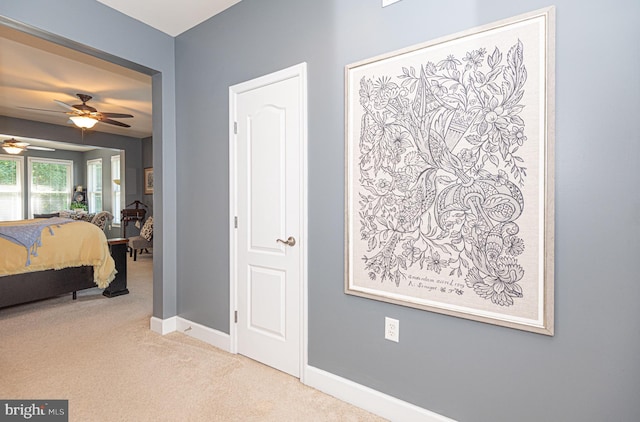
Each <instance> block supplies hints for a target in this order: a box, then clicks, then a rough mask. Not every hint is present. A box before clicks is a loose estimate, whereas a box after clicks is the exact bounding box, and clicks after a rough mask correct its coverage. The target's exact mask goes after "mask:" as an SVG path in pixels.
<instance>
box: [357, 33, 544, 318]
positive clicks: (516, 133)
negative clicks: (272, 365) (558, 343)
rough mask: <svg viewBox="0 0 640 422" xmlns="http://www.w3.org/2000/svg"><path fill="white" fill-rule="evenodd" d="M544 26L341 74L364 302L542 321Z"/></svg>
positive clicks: (416, 53) (374, 62)
mask: <svg viewBox="0 0 640 422" xmlns="http://www.w3.org/2000/svg"><path fill="white" fill-rule="evenodd" d="M536 25H537V26H536ZM541 27H542V28H544V25H542V26H540V25H539V23H536V24H534V25H532V28H533V29H532V30H531V32H530V33H525V32H523V30H522V28H519V29H518V30H513V31H502V32H500V35H499V36H496V35H493V34H489V32H490V31H486V32H483V33H482V34H481V35H478V36H475V37H474V39H473V41H472V42H469V43H467V44H464V43H463V42H460V39H455V40H456V43H455V47H453V48H450V49H449V48H446V44H442V43H440V44H438V45H437V46H436V48H433V49H429V48H426V49H425V50H424V51H422V50H420V49H418V50H415V51H414V50H409V52H408V53H401V54H399V55H396V56H394V55H390V56H388V57H387V58H388V60H387V59H375V60H372V61H371V62H366V63H364V65H361V64H358V65H354V66H353V68H349V67H348V69H347V70H348V75H347V77H348V78H349V79H348V80H349V84H350V86H349V87H348V124H349V125H351V127H350V132H348V133H349V135H348V136H349V139H348V142H350V144H349V154H348V155H349V156H348V157H347V159H348V163H349V164H348V165H349V172H348V173H349V186H351V190H350V191H349V195H348V197H349V236H350V238H349V239H350V243H349V253H350V255H349V263H348V265H349V266H351V267H353V268H355V269H353V268H352V269H351V270H350V271H351V273H349V274H350V275H349V276H348V277H351V278H353V277H355V276H354V274H357V277H358V280H360V285H361V286H362V287H363V291H365V292H371V291H375V290H377V289H383V290H384V292H386V293H385V294H388V295H389V297H391V299H397V298H398V297H399V298H400V300H401V301H402V298H404V297H410V299H413V298H414V292H416V293H415V297H417V298H418V299H417V300H426V301H431V300H434V301H436V302H438V301H439V302H447V303H452V304H453V306H462V307H465V306H471V307H474V306H475V307H477V308H478V309H481V310H482V311H483V312H489V313H495V314H500V313H508V312H512V311H508V310H509V309H516V308H519V307H522V308H525V307H526V308H527V312H529V314H527V315H528V316H527V318H528V317H529V315H533V317H532V318H533V319H535V318H538V319H539V316H538V314H537V313H539V309H540V307H539V303H540V300H542V298H541V295H542V293H541V292H542V290H541V289H540V288H539V286H540V284H539V283H538V281H537V280H539V279H540V274H541V273H542V271H540V267H539V265H538V264H537V263H536V260H537V259H538V257H539V256H540V255H539V251H540V248H541V246H540V238H541V237H540V235H539V233H541V232H542V231H544V227H542V224H538V221H540V220H539V219H537V218H538V217H537V216H538V215H539V214H540V211H541V207H540V204H541V203H543V202H544V199H540V194H539V188H540V180H544V165H545V163H544V157H543V154H541V153H540V151H541V149H540V148H539V145H541V143H544V142H545V136H546V135H545V133H544V129H541V127H544V125H541V124H540V122H541V121H544V120H545V119H546V115H545V113H546V110H544V105H545V104H546V103H545V98H544V95H545V92H544V88H542V90H541V88H540V87H541V86H543V85H544V83H545V82H544V81H545V79H544V78H545V70H544V69H545V68H544V66H541V65H540V63H541V51H544V49H545V46H544V45H541V43H540V40H541V39H543V38H541V37H540V36H539V32H536V31H539V28H541ZM532 34H533V35H532ZM403 55H404V56H406V57H403ZM542 60H544V55H542ZM532 72H533V73H532ZM531 75H533V76H531ZM541 81H542V82H541ZM541 104H542V106H541ZM541 110H542V111H541ZM532 216H533V217H532ZM534 226H535V227H534ZM531 280H533V281H531ZM349 283H351V284H350V285H349V286H348V288H347V291H349V287H352V286H354V285H355V284H357V281H356V282H354V281H353V280H350V281H349ZM356 287H358V286H356ZM448 298H450V299H448ZM469 304H471V305H469ZM513 312H515V313H511V314H510V315H519V314H518V312H519V311H517V310H516V311H513Z"/></svg>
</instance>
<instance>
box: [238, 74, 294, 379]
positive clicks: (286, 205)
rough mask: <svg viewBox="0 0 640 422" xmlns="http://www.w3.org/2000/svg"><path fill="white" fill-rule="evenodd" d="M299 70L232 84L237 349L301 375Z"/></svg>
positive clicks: (281, 368) (256, 358)
mask: <svg viewBox="0 0 640 422" xmlns="http://www.w3.org/2000/svg"><path fill="white" fill-rule="evenodd" d="M293 70H294V71H293V72H292V69H291V68H290V69H285V71H281V72H277V73H275V74H271V75H267V76H265V77H262V78H259V79H257V80H252V81H249V82H246V83H244V84H240V85H235V86H234V87H231V89H230V91H231V92H230V102H231V116H232V120H233V125H234V127H235V128H234V133H233V134H232V136H231V138H232V160H233V162H232V164H231V168H232V169H233V168H235V174H232V177H231V179H232V186H231V189H232V195H231V196H232V203H233V202H235V216H237V220H235V221H234V229H233V231H232V241H231V242H232V249H234V243H235V253H233V252H234V251H233V250H232V258H233V255H235V268H234V269H233V270H232V291H233V281H234V280H233V279H234V278H235V289H236V290H235V291H236V310H237V322H236V326H235V329H236V330H235V334H236V345H237V352H238V353H240V354H243V355H245V356H248V357H250V358H252V359H255V360H257V361H260V362H262V363H264V364H267V365H269V366H272V367H274V368H276V369H279V370H281V371H284V372H286V373H289V374H291V375H293V376H296V377H299V376H300V363H301V354H302V353H301V350H302V342H301V339H302V338H303V337H302V335H301V329H302V327H303V325H302V319H303V318H302V303H303V301H302V298H303V295H302V292H303V271H304V268H303V265H304V261H303V254H302V250H303V249H302V245H303V244H304V241H305V239H304V236H305V233H304V230H303V211H304V210H305V206H304V191H303V187H304V181H305V176H304V174H305V172H304V165H303V162H304V157H303V156H304V154H303V152H305V151H306V149H304V148H303V143H304V142H306V127H305V122H306V117H305V113H306V106H305V104H304V102H305V101H306V100H305V95H304V93H305V91H306V89H305V86H306V80H305V72H304V70H305V67H304V65H301V67H300V66H298V67H294V69H293ZM301 70H302V73H301V72H300V71H301ZM233 150H235V151H233ZM234 152H235V154H234ZM234 181H235V186H234V183H233V182H234ZM234 199H235V201H234ZM232 208H233V207H232ZM232 215H233V214H232ZM235 226H237V227H235ZM232 265H233V263H232ZM232 332H233V330H232ZM232 335H233V334H232Z"/></svg>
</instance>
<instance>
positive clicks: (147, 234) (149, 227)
mask: <svg viewBox="0 0 640 422" xmlns="http://www.w3.org/2000/svg"><path fill="white" fill-rule="evenodd" d="M140 236H141V237H142V238H144V239H147V240H148V241H149V242H151V239H153V217H149V218H147V221H145V222H144V225H143V226H142V228H141V229H140Z"/></svg>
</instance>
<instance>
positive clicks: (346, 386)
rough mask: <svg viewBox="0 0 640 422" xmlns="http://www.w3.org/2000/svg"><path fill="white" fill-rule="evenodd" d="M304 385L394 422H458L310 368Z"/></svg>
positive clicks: (308, 367)
mask: <svg viewBox="0 0 640 422" xmlns="http://www.w3.org/2000/svg"><path fill="white" fill-rule="evenodd" d="M304 382H305V384H306V385H308V386H309V387H313V388H315V389H317V390H320V391H322V392H323V393H327V394H329V395H331V396H334V397H336V398H338V399H340V400H343V401H346V402H347V403H350V404H353V405H354V406H357V407H359V408H361V409H364V410H367V411H369V412H371V413H374V414H376V415H378V416H381V417H383V418H385V419H389V420H390V421H402V422H413V421H415V422H455V421H454V420H453V419H450V418H447V417H446V416H442V415H439V414H438V413H435V412H432V411H430V410H426V409H423V408H421V407H418V406H416V405H413V404H411V403H407V402H405V401H402V400H399V399H397V398H395V397H392V396H389V395H387V394H384V393H381V392H379V391H376V390H374V389H371V388H369V387H365V386H363V385H361V384H358V383H355V382H353V381H350V380H348V379H346V378H342V377H339V376H337V375H334V374H332V373H330V372H326V371H323V370H322V369H318V368H314V367H313V366H307V367H306V368H305V374H304Z"/></svg>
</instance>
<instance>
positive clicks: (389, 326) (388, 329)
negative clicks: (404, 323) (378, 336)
mask: <svg viewBox="0 0 640 422" xmlns="http://www.w3.org/2000/svg"><path fill="white" fill-rule="evenodd" d="M384 338H385V339H387V340H391V341H395V342H396V343H398V342H400V321H398V320H397V319H393V318H389V317H385V318H384Z"/></svg>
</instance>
